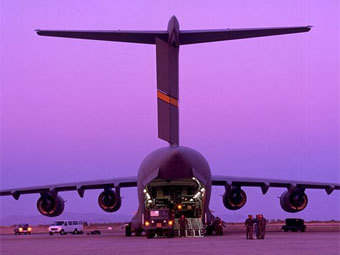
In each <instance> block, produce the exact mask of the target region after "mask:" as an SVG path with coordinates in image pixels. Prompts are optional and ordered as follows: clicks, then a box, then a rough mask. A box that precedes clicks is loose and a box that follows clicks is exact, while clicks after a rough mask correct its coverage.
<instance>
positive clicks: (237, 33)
mask: <svg viewBox="0 0 340 255" xmlns="http://www.w3.org/2000/svg"><path fill="white" fill-rule="evenodd" d="M310 29H311V26H301V27H278V28H243V29H218V30H217V29H214V30H187V31H185V30H181V31H180V34H179V38H180V44H181V45H186V44H195V43H206V42H217V41H226V40H237V39H246V38H254V37H263V36H272V35H283V34H293V33H303V32H308V31H309V30H310Z"/></svg>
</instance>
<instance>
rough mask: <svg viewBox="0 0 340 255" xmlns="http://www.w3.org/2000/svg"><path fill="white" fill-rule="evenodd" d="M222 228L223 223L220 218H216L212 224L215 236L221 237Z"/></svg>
mask: <svg viewBox="0 0 340 255" xmlns="http://www.w3.org/2000/svg"><path fill="white" fill-rule="evenodd" d="M223 226H225V224H224V222H223V221H222V220H221V218H220V217H216V218H215V220H214V222H213V230H214V231H215V233H216V235H217V236H220V235H223Z"/></svg>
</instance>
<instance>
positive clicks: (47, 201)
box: [37, 192, 64, 217]
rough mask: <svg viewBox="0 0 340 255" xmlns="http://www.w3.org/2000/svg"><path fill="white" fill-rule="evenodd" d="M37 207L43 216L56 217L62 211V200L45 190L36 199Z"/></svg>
mask: <svg viewBox="0 0 340 255" xmlns="http://www.w3.org/2000/svg"><path fill="white" fill-rule="evenodd" d="M37 208H38V211H39V212H40V213H41V214H42V215H44V216H48V217H56V216H59V215H60V214H62V213H63V211H64V200H63V199H62V197H60V196H58V195H54V194H52V193H51V192H47V193H44V194H42V195H41V197H40V198H39V199H38V202H37Z"/></svg>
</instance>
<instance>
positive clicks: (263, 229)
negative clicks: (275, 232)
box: [259, 214, 267, 239]
mask: <svg viewBox="0 0 340 255" xmlns="http://www.w3.org/2000/svg"><path fill="white" fill-rule="evenodd" d="M266 225H267V220H266V219H265V218H264V217H263V215H262V214H260V217H259V229H260V234H259V239H264V236H265V234H266Z"/></svg>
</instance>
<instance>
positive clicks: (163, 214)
mask: <svg viewBox="0 0 340 255" xmlns="http://www.w3.org/2000/svg"><path fill="white" fill-rule="evenodd" d="M144 231H145V233H146V237H147V238H153V237H154V236H155V235H157V236H167V237H169V238H172V237H174V214H173V213H171V210H170V209H169V208H160V209H146V210H145V214H144Z"/></svg>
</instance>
